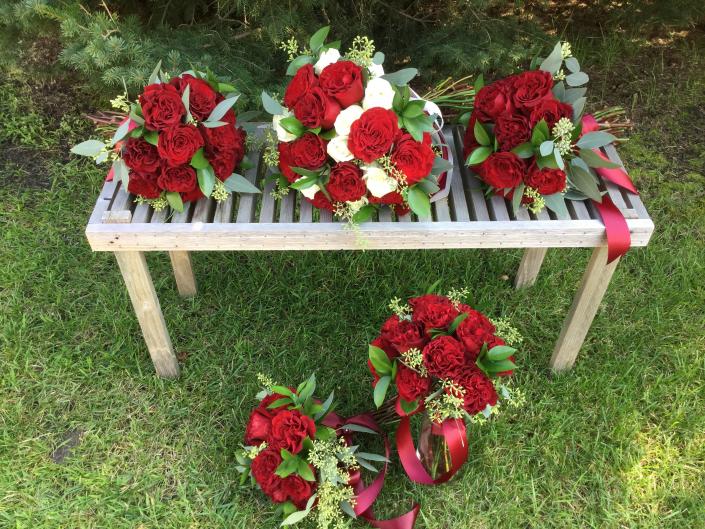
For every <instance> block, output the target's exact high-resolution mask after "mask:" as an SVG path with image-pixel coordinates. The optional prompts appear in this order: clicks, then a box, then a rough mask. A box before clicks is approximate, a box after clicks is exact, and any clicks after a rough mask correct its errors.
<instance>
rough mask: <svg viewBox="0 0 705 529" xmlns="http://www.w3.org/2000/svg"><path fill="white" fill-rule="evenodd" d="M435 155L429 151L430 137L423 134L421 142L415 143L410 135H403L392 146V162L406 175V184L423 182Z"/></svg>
mask: <svg viewBox="0 0 705 529" xmlns="http://www.w3.org/2000/svg"><path fill="white" fill-rule="evenodd" d="M435 158H436V153H434V152H433V149H431V135H430V134H428V133H424V135H423V142H418V141H416V140H415V139H414V138H413V137H412V136H411V134H403V135H402V136H401V137H400V138H399V139H398V140H397V142H396V144H395V145H394V150H393V151H392V156H391V159H392V162H393V163H394V165H396V166H397V169H399V170H400V171H401V172H402V173H404V174H405V175H406V183H407V184H408V185H413V184H415V183H417V182H418V181H419V180H423V179H424V178H426V177H427V176H428V175H429V174H431V169H432V168H433V160H434V159H435Z"/></svg>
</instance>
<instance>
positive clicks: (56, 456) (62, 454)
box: [49, 430, 83, 464]
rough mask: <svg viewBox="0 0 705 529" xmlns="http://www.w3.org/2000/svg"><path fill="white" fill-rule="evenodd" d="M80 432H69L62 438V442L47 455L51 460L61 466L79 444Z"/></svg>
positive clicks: (81, 433)
mask: <svg viewBox="0 0 705 529" xmlns="http://www.w3.org/2000/svg"><path fill="white" fill-rule="evenodd" d="M82 435H83V431H82V430H69V431H68V432H66V433H65V434H64V435H63V436H62V441H61V443H59V446H57V447H56V448H55V449H54V451H53V452H52V453H51V454H49V457H50V458H51V460H52V461H53V462H54V463H56V464H61V463H63V462H64V460H65V459H66V458H67V457H69V456H70V455H71V450H72V449H74V448H76V447H77V446H78V445H79V444H80V442H81V436H82Z"/></svg>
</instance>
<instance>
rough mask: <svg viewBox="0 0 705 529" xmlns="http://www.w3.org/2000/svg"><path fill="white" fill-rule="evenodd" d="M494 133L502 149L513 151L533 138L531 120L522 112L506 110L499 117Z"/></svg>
mask: <svg viewBox="0 0 705 529" xmlns="http://www.w3.org/2000/svg"><path fill="white" fill-rule="evenodd" d="M494 134H495V136H496V138H497V143H499V150H500V151H511V150H512V149H513V148H514V147H516V146H517V145H520V144H522V143H524V142H527V141H529V140H530V139H531V127H530V126H529V120H528V119H526V118H525V117H524V116H522V115H521V114H517V113H512V112H505V113H503V114H501V115H500V116H499V117H498V118H497V122H496V123H495V127H494Z"/></svg>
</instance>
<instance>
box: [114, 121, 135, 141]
mask: <svg viewBox="0 0 705 529" xmlns="http://www.w3.org/2000/svg"><path fill="white" fill-rule="evenodd" d="M130 121H131V120H130V118H127V119H126V120H125V121H123V122H122V123H121V124H120V126H119V127H118V128H117V130H116V131H115V134H114V135H113V139H112V140H111V141H110V145H111V146H112V145H115V144H116V143H117V142H119V141H120V140H121V139H123V138H124V137H125V136H127V133H128V132H129V131H130Z"/></svg>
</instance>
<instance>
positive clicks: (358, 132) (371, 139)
mask: <svg viewBox="0 0 705 529" xmlns="http://www.w3.org/2000/svg"><path fill="white" fill-rule="evenodd" d="M399 134H400V130H399V118H398V117H397V115H396V114H395V113H394V111H393V110H387V109H384V108H380V107H374V108H371V109H369V110H365V111H364V112H363V113H362V115H361V116H360V117H359V118H358V119H357V120H355V121H353V124H352V126H351V127H350V135H349V136H348V149H350V152H351V153H352V154H353V155H354V156H355V157H356V158H359V159H360V160H362V161H363V162H367V163H370V162H372V161H374V160H376V159H377V158H379V157H380V156H382V155H384V154H387V152H389V149H390V148H391V147H392V143H394V140H395V139H396V138H397V136H398V135H399Z"/></svg>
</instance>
